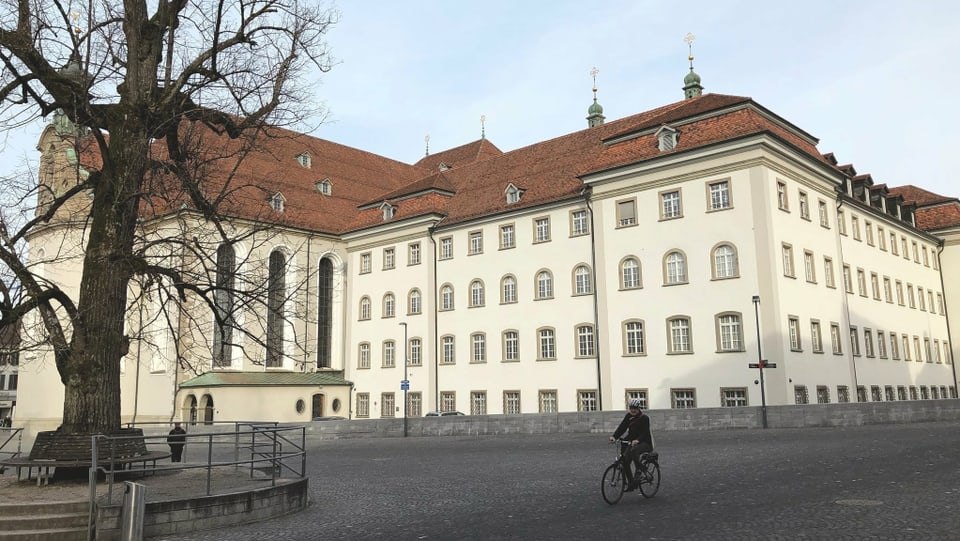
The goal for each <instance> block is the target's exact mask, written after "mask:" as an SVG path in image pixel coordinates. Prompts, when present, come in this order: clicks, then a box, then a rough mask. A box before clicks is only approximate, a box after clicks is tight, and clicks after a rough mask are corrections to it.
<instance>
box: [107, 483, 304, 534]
mask: <svg viewBox="0 0 960 541" xmlns="http://www.w3.org/2000/svg"><path fill="white" fill-rule="evenodd" d="M308 481H309V479H307V478H304V479H295V480H286V479H285V480H278V481H277V486H274V487H267V488H260V489H256V490H250V491H246V492H235V493H232V494H220V495H215V496H202V497H198V498H190V499H185V500H173V501H164V502H148V503H147V504H146V506H145V514H144V518H143V536H144V537H145V538H149V537H158V536H162V535H175V534H184V533H187V532H193V531H197V530H211V529H214V528H219V527H224V526H237V525H240V524H246V523H250V522H259V521H262V520H268V519H272V518H276V517H279V516H280V515H285V514H287V513H296V512H298V511H302V510H304V509H305V508H306V507H307V503H308V501H309V500H308ZM122 509H123V505H122V504H115V505H103V506H99V507H98V509H97V539H98V540H110V541H113V540H117V539H120V527H121V522H120V521H121V518H120V515H121V512H122Z"/></svg>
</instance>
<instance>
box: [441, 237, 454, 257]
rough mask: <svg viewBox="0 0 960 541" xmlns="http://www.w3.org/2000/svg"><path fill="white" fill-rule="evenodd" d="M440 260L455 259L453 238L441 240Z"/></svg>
mask: <svg viewBox="0 0 960 541" xmlns="http://www.w3.org/2000/svg"><path fill="white" fill-rule="evenodd" d="M440 259H453V237H443V238H442V239H440Z"/></svg>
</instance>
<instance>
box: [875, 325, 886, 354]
mask: <svg viewBox="0 0 960 541" xmlns="http://www.w3.org/2000/svg"><path fill="white" fill-rule="evenodd" d="M877 356H878V357H880V358H881V359H886V358H887V334H886V333H885V332H883V331H880V330H878V331H877Z"/></svg>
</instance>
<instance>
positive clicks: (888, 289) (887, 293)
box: [883, 276, 893, 303]
mask: <svg viewBox="0 0 960 541" xmlns="http://www.w3.org/2000/svg"><path fill="white" fill-rule="evenodd" d="M883 298H884V300H885V301H887V302H889V303H893V286H892V285H891V283H890V277H889V276H884V277H883Z"/></svg>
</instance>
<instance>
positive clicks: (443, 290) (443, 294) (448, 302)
mask: <svg viewBox="0 0 960 541" xmlns="http://www.w3.org/2000/svg"><path fill="white" fill-rule="evenodd" d="M440 310H453V286H452V285H450V284H444V285H443V286H441V287H440Z"/></svg>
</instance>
